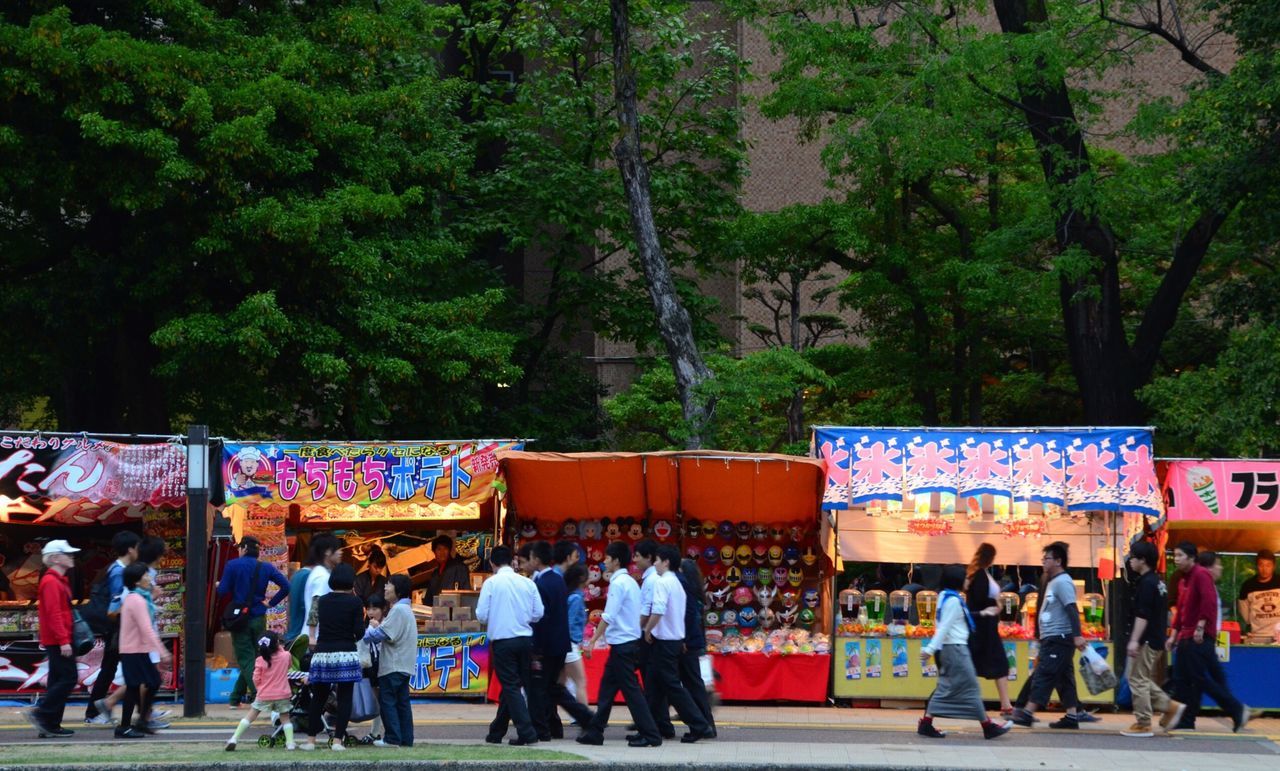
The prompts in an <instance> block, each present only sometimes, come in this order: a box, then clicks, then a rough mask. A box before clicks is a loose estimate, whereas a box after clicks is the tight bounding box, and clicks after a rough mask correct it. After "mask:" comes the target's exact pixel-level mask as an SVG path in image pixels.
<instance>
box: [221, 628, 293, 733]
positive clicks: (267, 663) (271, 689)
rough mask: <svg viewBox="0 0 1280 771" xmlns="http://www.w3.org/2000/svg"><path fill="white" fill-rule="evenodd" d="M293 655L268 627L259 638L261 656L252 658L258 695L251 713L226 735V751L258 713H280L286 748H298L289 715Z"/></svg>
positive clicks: (259, 653)
mask: <svg viewBox="0 0 1280 771" xmlns="http://www.w3.org/2000/svg"><path fill="white" fill-rule="evenodd" d="M292 662H293V657H291V656H290V655H289V652H288V651H286V650H285V649H284V648H283V647H281V645H280V635H279V634H277V633H276V632H273V631H270V630H268V631H266V632H264V633H263V635H262V637H260V638H258V657H257V658H256V659H254V662H253V687H254V689H255V690H256V692H257V694H258V695H257V698H256V699H255V700H254V702H253V708H252V709H250V710H249V714H248V715H246V716H244V717H242V718H240V725H238V726H236V732H235V733H233V734H231V738H230V739H227V752H232V751H233V750H235V748H236V742H238V741H240V737H241V736H244V732H245V731H248V730H249V726H250V725H252V724H253V721H254V720H257V719H258V715H261V714H263V713H266V714H268V715H269V714H271V713H272V712H278V713H280V725H281V727H283V728H284V740H285V745H284V746H285V749H289V750H294V749H297V748H298V747H297V745H296V744H294V743H293V722H292V720H290V718H289V708H290V704H289V665H290V664H291V663H292Z"/></svg>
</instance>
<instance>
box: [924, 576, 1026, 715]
mask: <svg viewBox="0 0 1280 771" xmlns="http://www.w3.org/2000/svg"><path fill="white" fill-rule="evenodd" d="M964 580H965V574H964V568H962V567H960V566H959V565H950V566H948V567H947V568H946V569H944V570H943V571H942V595H941V596H939V597H938V624H937V628H936V629H935V631H934V634H933V639H932V640H930V641H929V644H928V645H926V646H924V647H923V648H921V649H920V663H921V664H922V665H923V664H925V663H927V662H928V660H929V657H930V656H932V655H934V654H937V656H938V686H937V688H935V689H934V691H933V695H932V696H930V697H929V701H928V703H927V704H926V705H925V709H924V717H922V718H920V724H919V725H918V726H916V733H918V734H920V735H921V736H927V737H929V738H931V739H941V738H942V737H944V736H946V734H945V733H943V732H942V731H939V730H938V729H937V728H935V727H934V726H933V718H934V717H935V716H940V717H953V718H960V719H972V720H977V721H979V722H980V723H982V735H983V736H984V737H985V738H987V739H994V738H996V737H997V736H1002V735H1004V734H1005V733H1007V732H1008V731H1009V727H1008V726H1007V725H1000V724H998V723H995V722H992V720H991V719H990V718H988V717H987V708H986V707H985V706H983V704H982V692H981V691H980V690H979V686H978V673H977V672H976V671H975V670H974V668H973V657H972V655H971V654H970V653H969V633H970V632H971V631H972V630H973V629H974V626H975V624H974V621H973V616H972V615H970V613H969V607H968V606H967V605H966V604H965V599H964V597H963V596H962V595H961V594H960V590H961V588H963V587H964ZM997 612H998V609H997V608H996V607H995V606H991V607H990V608H987V609H986V610H984V611H982V613H983V614H985V615H995V614H996V613H997Z"/></svg>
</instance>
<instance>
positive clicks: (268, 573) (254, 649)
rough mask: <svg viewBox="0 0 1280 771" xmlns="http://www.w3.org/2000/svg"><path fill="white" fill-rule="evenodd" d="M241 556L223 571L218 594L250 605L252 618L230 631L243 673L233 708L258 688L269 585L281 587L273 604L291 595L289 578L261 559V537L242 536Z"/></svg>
mask: <svg viewBox="0 0 1280 771" xmlns="http://www.w3.org/2000/svg"><path fill="white" fill-rule="evenodd" d="M238 548H239V550H240V556H239V557H236V558H235V559H233V560H231V561H230V562H228V563H227V567H226V568H225V569H224V570H223V571H222V580H221V581H219V582H218V596H220V597H226V598H228V599H229V600H230V602H232V603H234V604H236V605H237V606H241V605H247V606H248V607H249V620H248V621H247V622H242V624H241V626H240V628H239V629H234V630H232V631H231V644H232V645H233V646H234V647H235V651H236V662H237V663H238V664H239V665H240V676H239V677H237V678H236V684H235V685H234V686H233V687H232V688H231V707H232V708H233V709H235V708H238V707H239V706H240V702H241V700H242V699H244V697H245V694H246V693H247V694H248V696H249V701H250V702H252V701H253V698H254V695H255V693H256V689H255V688H254V686H253V666H254V660H255V659H256V658H257V656H258V638H260V637H262V633H263V632H264V631H266V628H267V606H266V604H265V602H266V597H267V586H268V584H275V585H276V586H277V587H279V588H278V589H277V590H276V593H275V594H274V595H273V596H272V597H271V607H273V608H274V607H275V606H277V605H279V604H280V603H282V602H284V600H285V598H286V597H288V596H289V579H287V578H285V577H284V575H283V574H282V573H281V572H280V571H279V570H276V569H275V566H274V565H271V564H270V563H266V562H262V561H261V560H259V559H258V550H259V545H258V539H257V538H254V537H253V536H246V537H244V538H242V539H240V544H239V547H238Z"/></svg>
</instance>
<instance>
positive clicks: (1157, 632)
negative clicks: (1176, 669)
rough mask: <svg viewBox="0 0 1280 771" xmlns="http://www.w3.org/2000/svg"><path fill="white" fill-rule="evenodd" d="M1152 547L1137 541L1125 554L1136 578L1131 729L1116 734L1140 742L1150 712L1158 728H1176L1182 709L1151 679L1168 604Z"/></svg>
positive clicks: (1131, 638) (1162, 639)
mask: <svg viewBox="0 0 1280 771" xmlns="http://www.w3.org/2000/svg"><path fill="white" fill-rule="evenodd" d="M1156 564H1157V555H1156V547H1154V546H1152V545H1151V544H1150V543H1148V542H1147V541H1139V542H1138V543H1136V544H1134V545H1133V548H1132V549H1131V550H1130V551H1129V569H1130V570H1132V571H1133V572H1134V573H1137V574H1138V587H1137V591H1136V592H1135V594H1134V603H1133V616H1134V617H1133V631H1132V632H1130V633H1129V646H1128V653H1129V674H1128V678H1129V690H1130V691H1131V692H1132V694H1133V725H1131V726H1129V727H1128V728H1127V729H1126V730H1124V731H1121V732H1120V733H1121V734H1123V735H1124V736H1131V737H1135V738H1143V737H1148V736H1153V735H1154V733H1153V732H1152V730H1151V713H1152V710H1153V709H1154V710H1156V711H1158V712H1160V727H1161V728H1162V729H1165V730H1168V728H1169V727H1170V726H1174V725H1177V724H1178V721H1179V720H1181V719H1182V713H1183V711H1184V710H1185V709H1186V705H1184V704H1182V703H1180V702H1176V701H1174V700H1173V699H1170V698H1169V695H1168V694H1166V693H1165V692H1164V689H1163V688H1161V687H1160V686H1159V685H1157V684H1156V682H1155V680H1154V679H1152V674H1153V673H1154V672H1155V667H1156V662H1157V661H1158V660H1159V659H1160V657H1161V656H1163V655H1164V643H1165V638H1166V636H1167V635H1166V630H1167V629H1168V626H1169V601H1168V598H1167V597H1166V592H1165V586H1164V581H1161V580H1160V577H1159V576H1158V575H1156V572H1155V567H1156Z"/></svg>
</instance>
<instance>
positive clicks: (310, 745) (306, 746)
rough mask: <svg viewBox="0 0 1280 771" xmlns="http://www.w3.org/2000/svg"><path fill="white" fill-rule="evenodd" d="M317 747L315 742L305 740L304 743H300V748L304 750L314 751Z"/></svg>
mask: <svg viewBox="0 0 1280 771" xmlns="http://www.w3.org/2000/svg"><path fill="white" fill-rule="evenodd" d="M315 748H316V743H315V742H303V743H302V744H299V745H298V749H300V750H302V751H303V752H312V751H314V750H315Z"/></svg>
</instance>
